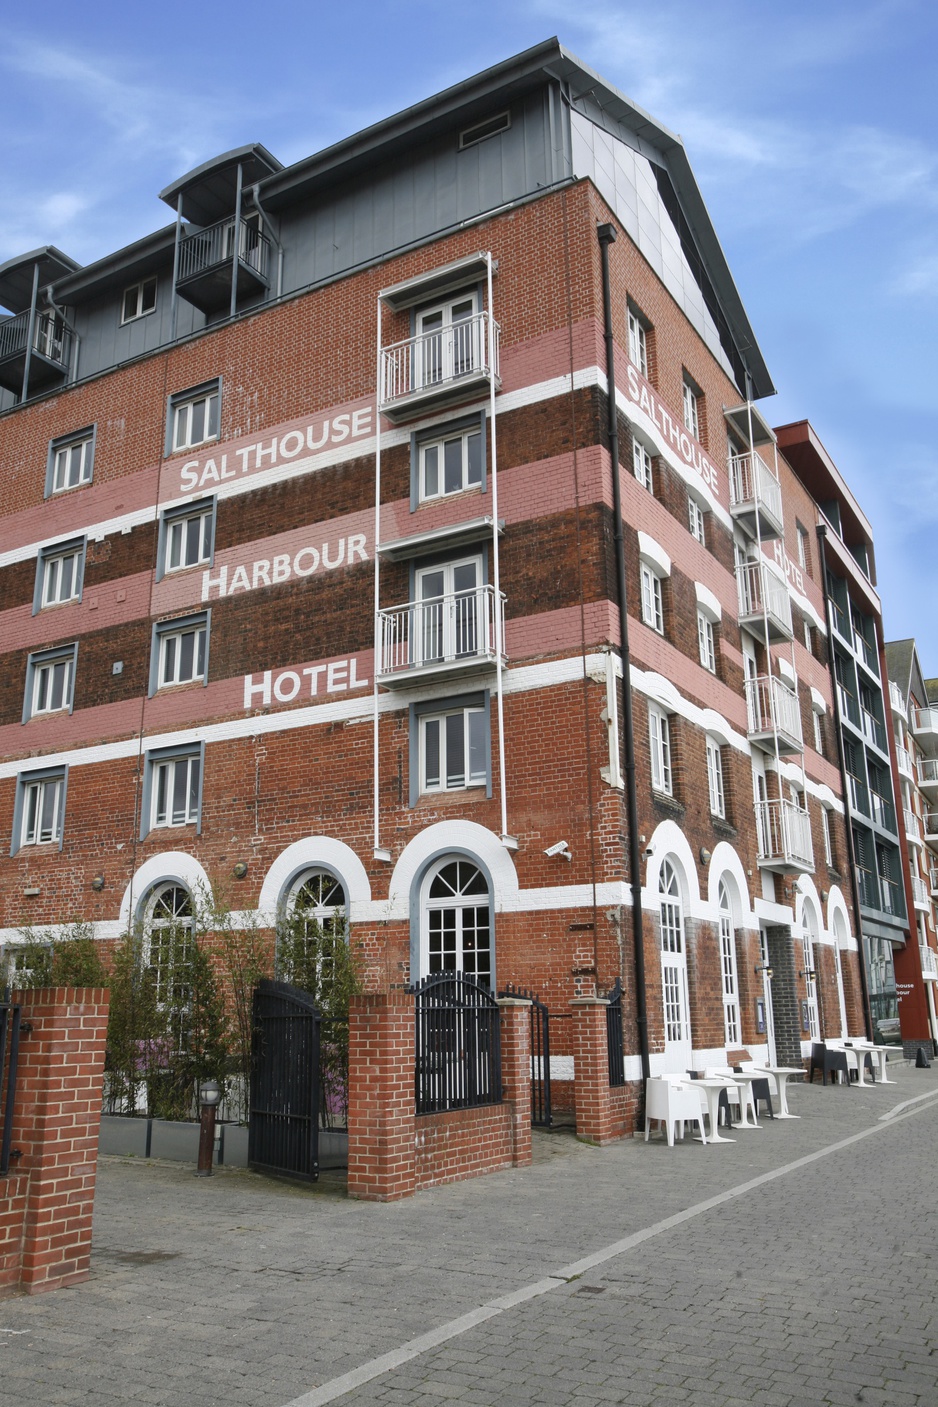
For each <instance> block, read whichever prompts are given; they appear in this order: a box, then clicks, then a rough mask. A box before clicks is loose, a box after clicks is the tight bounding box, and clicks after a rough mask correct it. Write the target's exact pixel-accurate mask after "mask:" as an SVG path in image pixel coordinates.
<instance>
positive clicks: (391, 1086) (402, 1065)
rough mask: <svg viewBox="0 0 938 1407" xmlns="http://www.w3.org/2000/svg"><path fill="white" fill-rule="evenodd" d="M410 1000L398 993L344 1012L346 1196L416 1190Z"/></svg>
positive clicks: (383, 1196) (377, 1197)
mask: <svg viewBox="0 0 938 1407" xmlns="http://www.w3.org/2000/svg"><path fill="white" fill-rule="evenodd" d="M415 1119H416V1115H415V1113H414V998H413V994H412V993H410V992H405V991H402V990H400V989H396V990H392V991H390V992H382V993H376V994H374V995H365V996H357V997H353V998H352V1002H351V1007H350V1009H349V1107H348V1195H349V1196H350V1197H358V1198H361V1199H362V1200H363V1201H369V1202H392V1201H396V1200H397V1199H398V1198H400V1197H409V1196H411V1195H412V1194H413V1192H414V1189H415V1186H416V1129H415Z"/></svg>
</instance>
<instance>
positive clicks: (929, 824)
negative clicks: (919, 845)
mask: <svg viewBox="0 0 938 1407" xmlns="http://www.w3.org/2000/svg"><path fill="white" fill-rule="evenodd" d="M922 826H923V828H924V831H925V844H926V845H930V846H931V848H932V850H938V811H926V812H925V814H924V816H923V817H922Z"/></svg>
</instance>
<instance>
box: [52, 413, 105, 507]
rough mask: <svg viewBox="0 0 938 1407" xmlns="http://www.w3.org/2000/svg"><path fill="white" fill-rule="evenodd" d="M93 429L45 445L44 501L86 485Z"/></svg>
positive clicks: (91, 467)
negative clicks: (46, 459)
mask: <svg viewBox="0 0 938 1407" xmlns="http://www.w3.org/2000/svg"><path fill="white" fill-rule="evenodd" d="M94 435H95V432H94V426H93V425H89V426H88V427H87V428H86V429H84V430H77V431H76V432H75V434H73V435H62V436H60V438H59V439H57V440H50V442H49V459H48V464H47V466H46V498H51V496H52V494H54V493H65V492H66V490H68V489H77V488H79V487H80V486H81V485H82V484H90V483H91V476H92V474H93V472H94Z"/></svg>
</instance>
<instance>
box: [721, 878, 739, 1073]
mask: <svg viewBox="0 0 938 1407" xmlns="http://www.w3.org/2000/svg"><path fill="white" fill-rule="evenodd" d="M719 901H720V904H719V907H720V969H721V972H722V978H723V1031H724V1034H725V1037H726V1044H727V1047H728V1048H730V1049H733V1048H736V1047H738V1046H739V1044H740V1026H739V979H738V976H737V972H736V935H735V932H734V924H733V903H732V900H731V898H730V891H729V887H728V885H727V883H726V880H725V879H721V880H720V889H719Z"/></svg>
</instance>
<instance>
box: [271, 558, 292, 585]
mask: <svg viewBox="0 0 938 1407" xmlns="http://www.w3.org/2000/svg"><path fill="white" fill-rule="evenodd" d="M271 576H272V578H273V580H274V581H289V580H290V554H289V553H288V552H284V553H283V554H282V555H281V556H279V557H275V558H274V560H273V570H272V572H271Z"/></svg>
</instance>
